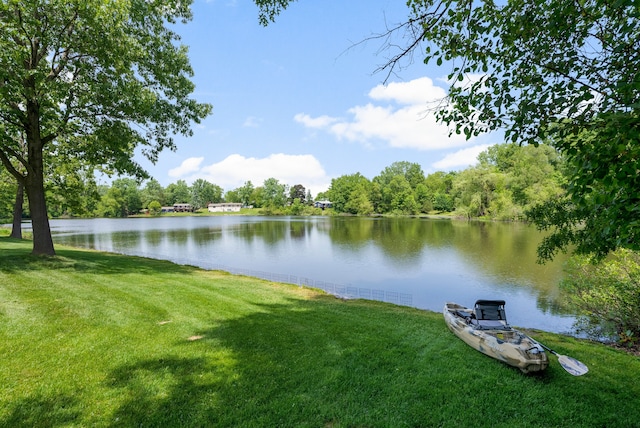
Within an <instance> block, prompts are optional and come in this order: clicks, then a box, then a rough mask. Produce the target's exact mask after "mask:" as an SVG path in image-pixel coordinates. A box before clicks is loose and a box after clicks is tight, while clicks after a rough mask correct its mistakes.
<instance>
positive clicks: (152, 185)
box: [140, 179, 165, 208]
mask: <svg viewBox="0 0 640 428" xmlns="http://www.w3.org/2000/svg"><path fill="white" fill-rule="evenodd" d="M140 199H142V206H143V207H146V208H150V207H149V204H150V203H151V202H153V201H156V202H159V203H160V206H163V205H164V204H165V196H164V189H163V188H162V185H161V184H160V183H159V182H158V180H155V179H150V180H149V181H147V183H146V184H145V186H144V188H143V189H142V190H141V191H140Z"/></svg>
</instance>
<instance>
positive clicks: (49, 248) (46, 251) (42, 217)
mask: <svg viewBox="0 0 640 428" xmlns="http://www.w3.org/2000/svg"><path fill="white" fill-rule="evenodd" d="M38 176H39V180H38V177H31V178H35V180H29V182H28V183H27V197H28V198H29V211H31V227H32V230H33V251H32V252H31V254H34V255H46V256H55V254H56V252H55V249H54V248H53V238H52V237H51V228H50V226H49V217H48V215H47V203H46V200H45V197H44V181H43V178H42V174H39V175H38Z"/></svg>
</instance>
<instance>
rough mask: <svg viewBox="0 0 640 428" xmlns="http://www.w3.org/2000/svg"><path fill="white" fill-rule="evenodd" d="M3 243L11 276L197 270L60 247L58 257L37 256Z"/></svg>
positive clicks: (2, 261)
mask: <svg viewBox="0 0 640 428" xmlns="http://www.w3.org/2000/svg"><path fill="white" fill-rule="evenodd" d="M0 242H1V243H2V247H3V248H2V251H0V271H3V272H7V273H11V272H25V271H35V270H42V269H67V270H72V271H79V272H83V271H87V272H91V273H94V274H105V275H108V274H121V273H127V272H136V273H144V272H150V273H151V272H157V271H162V272H165V273H178V274H181V273H185V274H186V273H187V272H191V271H192V270H193V267H192V266H184V265H179V264H175V263H172V262H170V261H166V260H157V259H151V258H146V257H136V256H128V255H121V254H115V253H108V252H101V251H91V250H80V249H73V248H68V247H63V248H58V247H57V248H56V255H55V256H35V255H32V254H31V247H30V246H29V245H28V242H25V241H20V240H15V239H11V238H0Z"/></svg>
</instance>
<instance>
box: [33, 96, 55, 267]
mask: <svg viewBox="0 0 640 428" xmlns="http://www.w3.org/2000/svg"><path fill="white" fill-rule="evenodd" d="M34 92H35V91H34ZM27 117H28V122H29V123H28V127H27V129H26V136H27V151H28V156H27V162H28V164H29V166H28V168H27V169H28V174H27V177H26V181H25V190H26V191H27V197H28V198H29V211H30V212H31V228H32V230H33V251H32V252H31V254H34V255H44V256H55V254H56V252H55V250H54V248H53V238H52V237H51V228H50V227H49V216H48V213H47V202H46V199H45V195H44V157H43V147H44V143H43V141H42V137H41V135H40V106H39V104H38V102H37V101H33V100H30V101H28V102H27Z"/></svg>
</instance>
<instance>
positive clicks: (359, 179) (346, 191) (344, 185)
mask: <svg viewBox="0 0 640 428" xmlns="http://www.w3.org/2000/svg"><path fill="white" fill-rule="evenodd" d="M370 188H371V182H370V181H369V179H367V178H366V177H365V176H363V175H362V174H360V173H359V172H357V173H355V174H351V175H343V176H341V177H338V178H334V179H332V180H331V187H330V188H329V190H328V191H327V193H326V195H327V196H328V198H329V200H330V201H331V203H332V204H333V209H334V210H335V211H337V212H341V213H350V214H358V211H360V210H361V209H362V210H364V211H369V210H370V208H371V202H369V200H368V195H369V189H370Z"/></svg>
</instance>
